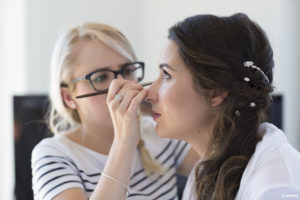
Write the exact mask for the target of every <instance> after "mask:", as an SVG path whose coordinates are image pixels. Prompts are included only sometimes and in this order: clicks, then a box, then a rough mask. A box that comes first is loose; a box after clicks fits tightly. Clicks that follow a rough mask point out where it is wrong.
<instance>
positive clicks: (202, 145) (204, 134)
mask: <svg viewBox="0 0 300 200" xmlns="http://www.w3.org/2000/svg"><path fill="white" fill-rule="evenodd" d="M212 132H213V124H212V125H210V126H208V127H207V128H206V129H201V130H198V131H197V132H196V133H195V134H193V135H192V137H190V138H189V139H188V140H186V141H187V142H188V143H189V144H190V145H191V146H192V147H193V149H194V150H195V151H196V152H197V153H198V155H199V156H200V158H201V159H205V157H206V156H207V154H208V148H209V145H210V142H211V138H212Z"/></svg>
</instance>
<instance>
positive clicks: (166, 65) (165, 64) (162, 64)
mask: <svg viewBox="0 0 300 200" xmlns="http://www.w3.org/2000/svg"><path fill="white" fill-rule="evenodd" d="M163 67H166V68H169V69H171V70H173V71H176V70H175V69H174V68H173V67H171V66H170V65H168V64H167V63H161V64H160V65H159V69H161V68H163Z"/></svg>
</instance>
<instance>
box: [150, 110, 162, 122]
mask: <svg viewBox="0 0 300 200" xmlns="http://www.w3.org/2000/svg"><path fill="white" fill-rule="evenodd" d="M160 116H161V114H159V113H157V112H155V111H153V110H152V117H153V119H154V120H156V119H157V118H159V117H160Z"/></svg>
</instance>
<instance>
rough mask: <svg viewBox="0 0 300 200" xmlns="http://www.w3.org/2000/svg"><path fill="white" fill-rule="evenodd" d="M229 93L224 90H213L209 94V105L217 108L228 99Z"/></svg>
mask: <svg viewBox="0 0 300 200" xmlns="http://www.w3.org/2000/svg"><path fill="white" fill-rule="evenodd" d="M228 94H229V92H228V91H224V90H213V91H212V92H211V105H212V106H213V107H217V106H218V105H220V104H221V103H223V101H224V100H225V99H226V98H227V97H228Z"/></svg>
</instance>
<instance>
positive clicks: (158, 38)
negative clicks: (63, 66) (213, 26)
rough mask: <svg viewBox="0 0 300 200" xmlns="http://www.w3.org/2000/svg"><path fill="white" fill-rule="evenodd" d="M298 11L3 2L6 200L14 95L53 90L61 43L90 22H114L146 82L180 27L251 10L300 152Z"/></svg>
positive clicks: (192, 3)
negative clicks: (198, 17) (171, 31)
mask: <svg viewBox="0 0 300 200" xmlns="http://www.w3.org/2000/svg"><path fill="white" fill-rule="evenodd" d="M299 8H300V2H299V0H289V1H286V0H273V1H270V0H243V1H241V0H226V1H224V0H210V1H207V0H185V1H182V0H163V1H162V0H126V1H124V0H109V1H108V0H89V1H85V0H63V1H62V0H51V1H41V0H0V97H1V98H0V110H1V112H0V123H1V126H0V127H1V130H2V132H1V139H0V157H1V165H0V175H1V176H0V177H1V179H0V199H5V200H10V199H12V192H13V180H14V179H13V169H14V166H13V157H12V155H13V142H12V141H13V138H12V114H11V108H12V103H11V101H10V100H11V96H12V95H13V94H39V93H43V94H44V93H47V91H48V85H49V62H50V56H51V51H52V48H53V45H54V42H55V40H56V39H57V37H58V36H59V34H60V33H61V32H62V31H64V30H67V29H69V28H70V27H71V26H72V25H77V24H81V23H83V22H86V21H96V22H102V23H107V24H111V25H112V26H115V27H116V28H118V29H120V30H121V31H122V32H123V33H125V35H126V36H127V37H128V38H129V40H130V41H131V43H132V44H133V47H134V48H135V50H136V52H137V54H138V56H139V58H140V60H144V61H146V80H147V81H148V80H153V79H155V78H156V76H157V74H158V70H157V64H158V57H159V52H160V49H161V47H162V45H163V43H164V41H165V40H166V36H167V29H168V28H169V27H170V26H171V25H173V24H174V23H175V22H177V21H179V20H181V19H183V18H185V17H187V16H191V15H193V14H199V13H202V14H203V13H211V14H217V15H230V14H233V13H236V12H245V13H246V14H248V15H249V16H250V17H251V18H252V19H254V20H255V21H257V22H258V23H259V24H260V25H261V26H262V27H263V28H264V29H265V30H266V32H267V34H268V36H269V39H270V41H271V44H272V46H273V49H274V54H275V57H274V58H275V63H276V65H275V86H276V92H277V93H282V94H284V95H285V98H286V99H285V102H284V103H285V104H284V106H285V113H284V119H285V121H284V128H285V130H286V132H287V135H288V139H289V140H290V142H292V144H293V145H294V146H297V147H298V148H299V149H300V136H299V132H300V123H299V122H298V119H300V114H299V113H300V104H299V102H298V99H300V96H299V95H300V92H298V94H297V93H296V91H299V89H298V88H296V86H297V85H298V86H299V85H300V82H299V80H300V79H299V78H298V77H296V76H297V75H298V74H300V69H297V67H298V66H297V65H298V63H300V60H299V59H300V56H299V52H300V38H299V35H300V23H299V19H300V14H299V12H298V10H299ZM11 74H14V75H13V76H12V77H11V76H9V75H11ZM8 83H10V84H8Z"/></svg>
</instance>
